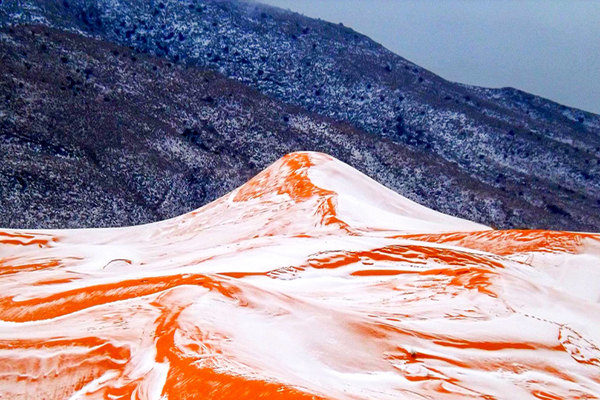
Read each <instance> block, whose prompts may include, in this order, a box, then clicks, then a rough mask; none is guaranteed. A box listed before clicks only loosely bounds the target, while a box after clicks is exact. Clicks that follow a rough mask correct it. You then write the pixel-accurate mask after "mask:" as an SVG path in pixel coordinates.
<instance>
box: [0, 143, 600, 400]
mask: <svg viewBox="0 0 600 400" xmlns="http://www.w3.org/2000/svg"><path fill="white" fill-rule="evenodd" d="M378 200H383V201H378ZM366 209H369V210H376V212H374V211H371V212H369V213H366V212H364V211H365V210H366ZM457 230H460V232H457ZM599 240H600V236H598V235H591V234H587V235H586V234H573V233H564V232H547V231H494V230H490V229H489V228H486V227H484V226H481V225H478V224H475V223H471V222H469V221H465V220H459V219H456V218H453V217H450V216H446V215H443V214H440V213H437V212H435V211H432V210H428V209H426V208H424V207H422V206H419V205H417V204H415V203H413V202H411V201H410V200H408V199H406V198H403V197H401V196H399V195H397V194H395V193H393V192H391V191H389V190H388V189H386V188H384V187H382V186H380V185H378V184H376V183H375V182H374V181H372V180H370V179H369V178H367V177H366V176H364V175H362V174H360V173H359V172H357V171H355V170H353V169H352V168H350V167H349V166H347V165H345V164H343V163H340V162H339V161H337V160H335V159H333V158H331V157H329V156H326V155H324V154H318V153H306V152H302V153H294V154H290V155H288V156H286V157H284V158H283V159H281V160H279V161H277V162H276V163H275V164H273V165H272V166H271V167H269V168H268V169H267V170H265V171H263V172H262V173H260V174H259V175H257V176H256V177H254V178H253V179H251V180H250V181H249V182H248V183H247V184H245V185H243V186H242V187H240V188H238V189H236V190H234V191H233V192H232V193H230V194H228V195H227V196H224V197H222V198H220V199H218V200H217V201H215V202H213V203H211V204H209V205H207V206H205V207H203V208H201V209H198V210H195V211H193V212H191V213H188V214H186V215H182V216H180V217H177V218H174V219H171V220H167V221H162V222H158V223H154V224H149V225H143V226H135V227H127V228H113V229H96V230H63V231H58V230H56V231H22V230H19V231H17V230H4V231H2V232H0V254H10V258H8V257H6V258H2V261H1V264H0V272H1V273H0V288H1V290H0V293H2V295H1V296H0V320H1V321H0V360H1V361H2V362H1V363H0V365H1V367H0V368H1V371H2V374H0V395H2V397H10V398H16V397H17V395H21V396H23V397H28V398H79V399H81V398H109V397H110V398H112V397H122V398H130V397H135V398H140V399H159V398H170V399H172V398H193V397H195V398H205V399H256V398H264V399H276V398H277V399H398V398H403V399H422V398H436V399H458V398H460V399H468V398H484V397H485V398H495V399H510V398H519V399H540V398H546V399H548V398H569V399H593V398H597V395H598V393H599V392H600V372H599V371H600V361H599V360H600V349H599V347H598V343H600V335H599V332H600V329H599V328H600V326H599V322H598V320H597V319H595V318H591V316H593V315H597V314H598V312H599V311H600V310H599V305H598V300H599V299H600V291H598V287H597V285H596V284H595V283H596V282H597V279H591V277H596V278H597V277H598V276H599V271H598V254H600V253H598V250H599V249H600V247H599V246H600V242H599Z"/></svg>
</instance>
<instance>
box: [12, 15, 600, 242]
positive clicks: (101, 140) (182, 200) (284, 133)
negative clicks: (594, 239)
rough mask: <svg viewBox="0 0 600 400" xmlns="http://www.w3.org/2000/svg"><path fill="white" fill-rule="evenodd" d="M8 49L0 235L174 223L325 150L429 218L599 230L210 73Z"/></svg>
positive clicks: (15, 39)
mask: <svg viewBox="0 0 600 400" xmlns="http://www.w3.org/2000/svg"><path fill="white" fill-rule="evenodd" d="M0 49H1V50H2V53H1V54H2V63H0V72H1V74H0V76H1V78H0V96H1V97H2V98H3V99H5V100H6V101H4V102H2V103H0V114H1V115H2V116H3V118H2V120H1V122H0V151H1V152H2V157H3V162H2V163H0V199H2V212H1V213H0V226H2V227H15V228H53V227H54V228H56V227H63V228H81V227H107V226H122V225H134V224H141V223H147V222H152V221H157V220H162V219H166V218H171V217H174V216H177V215H181V214H184V213H186V212H189V211H191V210H193V209H196V208H198V207H200V206H202V205H204V204H206V203H208V202H210V201H212V200H215V199H216V198H218V197H220V196H222V195H224V194H226V193H227V192H229V191H231V190H233V189H234V188H235V187H237V186H240V185H242V184H243V183H244V182H245V181H247V180H248V179H249V178H250V177H251V176H252V175H254V174H256V173H258V172H259V171H260V170H261V169H264V168H266V167H267V166H268V165H269V164H270V163H272V162H273V161H275V160H276V159H277V158H279V157H281V156H283V155H284V154H287V153H289V152H293V151H297V150H316V151H322V152H327V153H329V154H332V155H334V156H335V157H337V158H339V159H340V160H343V161H345V162H347V163H349V164H351V165H353V166H354V167H355V168H358V169H359V170H360V171H362V172H364V173H366V174H367V175H369V176H371V177H373V178H374V179H376V180H378V181H379V182H381V183H384V184H385V185H386V186H388V187H389V188H391V189H393V190H395V191H397V192H400V193H406V194H407V195H408V196H409V197H410V198H411V199H412V200H414V201H417V202H419V203H421V204H423V205H425V206H428V207H430V208H435V209H437V210H451V211H453V213H454V214H458V215H462V216H471V217H472V218H473V219H474V220H476V221H479V222H482V221H483V222H486V223H489V224H494V225H496V226H504V227H514V226H526V225H529V226H534V227H541V226H551V225H560V224H561V223H564V224H568V225H569V226H570V227H572V228H577V229H578V230H593V229H594V226H595V225H594V224H595V223H596V222H597V221H598V219H599V218H600V214H599V215H595V214H592V215H589V216H587V219H586V221H584V222H576V221H575V220H574V218H573V217H568V216H565V215H562V214H552V213H550V214H549V213H548V211H547V210H546V208H545V203H543V202H541V204H531V203H529V202H527V201H526V200H524V199H523V198H520V197H518V196H513V194H511V193H508V192H505V191H503V190H501V189H499V188H494V187H490V186H489V185H486V184H484V183H481V182H479V181H477V180H476V179H474V178H471V177H470V176H468V175H466V174H465V173H464V172H463V171H461V170H460V169H459V168H458V167H457V166H456V165H454V164H452V163H449V162H447V161H445V160H443V159H442V158H440V157H438V156H435V155H432V154H429V153H422V152H420V151H417V150H414V149H410V148H408V147H407V146H405V145H403V144H401V143H395V142H393V141H392V140H389V139H382V138H379V137H377V136H374V135H372V134H369V133H367V132H365V131H363V130H360V129H357V128H354V127H352V126H350V125H348V124H344V123H337V122H335V121H333V120H331V119H328V118H325V117H320V116H318V115H317V114H314V113H310V112H307V111H305V110H302V109H301V108H299V107H296V106H290V105H288V104H285V103H282V102H281V101H277V100H274V99H272V98H268V97H266V96H264V95H262V94H260V93H258V92H257V91H255V90H253V89H251V88H248V87H247V86H245V85H243V84H241V83H239V82H236V81H233V80H230V79H227V78H225V77H223V76H222V75H220V74H218V73H214V72H212V71H210V70H204V69H199V68H197V67H193V66H189V67H188V66H184V65H181V64H173V63H170V62H168V61H167V60H164V59H162V58H159V57H155V56H149V55H145V54H138V53H136V52H134V51H132V50H131V49H129V48H127V47H123V46H118V45H114V44H110V43H106V42H103V41H99V40H95V39H90V38H86V37H83V36H81V35H77V34H72V33H66V32H63V31H59V30H55V29H51V28H46V27H43V26H31V27H25V26H23V27H15V28H9V29H8V30H6V31H4V33H0ZM545 195H546V193H545V192H536V196H537V197H538V198H539V199H542V198H543V197H544V196H545ZM562 207H566V206H564V205H563V206H562ZM531 221H535V222H531ZM561 221H563V222H561ZM564 221H567V222H564Z"/></svg>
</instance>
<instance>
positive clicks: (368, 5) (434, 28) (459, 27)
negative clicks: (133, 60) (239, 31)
mask: <svg viewBox="0 0 600 400" xmlns="http://www.w3.org/2000/svg"><path fill="white" fill-rule="evenodd" d="M258 1H262V2H263V3H267V4H271V5H274V6H278V7H281V8H285V9H290V10H292V11H297V12H300V13H302V14H304V15H307V16H310V17H315V18H321V19H324V20H327V21H332V22H343V23H344V25H346V26H349V27H351V28H353V29H354V30H356V31H358V32H361V33H364V34H366V35H367V36H369V37H371V38H372V39H374V40H375V41H377V42H379V43H381V44H383V45H384V46H385V47H387V48H388V49H390V50H392V51H393V52H395V53H397V54H399V55H401V56H403V57H404V58H407V59H408V60H410V61H412V62H414V63H416V64H418V65H420V66H422V67H424V68H426V69H428V70H430V71H432V72H434V73H436V74H438V75H440V76H442V77H443V78H446V79H448V80H451V81H456V82H462V83H468V84H473V85H479V86H486V87H503V86H512V87H515V88H518V89H522V90H525V91H527V92H530V93H533V94H537V95H540V96H543V97H546V98H549V99H551V100H554V101H557V102H559V103H562V104H566V105H569V106H573V107H577V108H581V109H584V110H587V111H592V112H595V113H599V114H600V0H258Z"/></svg>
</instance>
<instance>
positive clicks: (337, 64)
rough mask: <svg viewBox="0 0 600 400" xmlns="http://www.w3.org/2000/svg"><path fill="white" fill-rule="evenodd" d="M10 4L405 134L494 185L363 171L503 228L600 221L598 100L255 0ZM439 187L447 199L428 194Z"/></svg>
mask: <svg viewBox="0 0 600 400" xmlns="http://www.w3.org/2000/svg"><path fill="white" fill-rule="evenodd" d="M11 4H13V3H12V2H5V3H3V4H2V5H0V12H2V13H3V14H2V18H0V20H2V21H3V22H4V25H5V26H6V25H12V26H15V25H18V24H20V23H23V22H24V21H29V22H35V21H37V22H44V21H45V22H44V23H46V24H48V25H52V26H55V27H57V28H60V29H70V30H74V31H78V32H82V33H84V34H86V35H89V36H94V37H97V38H102V40H104V41H108V42H115V43H120V44H122V45H126V46H131V47H133V49H134V50H135V52H140V53H145V52H148V53H150V54H155V55H156V56H157V57H159V58H166V59H169V60H171V61H170V62H175V61H176V62H177V64H184V65H188V66H199V67H202V68H209V69H213V70H217V71H221V72H223V73H224V74H225V75H226V76H229V77H231V78H233V79H235V80H239V81H241V82H243V83H245V84H247V85H249V86H252V87H254V88H255V89H257V90H259V91H260V92H262V93H264V94H267V95H268V96H270V97H272V98H278V99H279V100H282V101H283V102H287V103H289V104H292V105H295V106H301V107H303V108H305V109H307V110H309V112H314V113H317V114H322V115H324V116H326V117H329V118H332V119H333V120H334V121H340V122H345V123H348V124H350V125H353V126H354V127H355V128H358V129H360V130H363V131H364V132H366V133H368V134H370V135H372V136H373V137H374V138H382V139H386V140H389V141H391V142H393V143H396V144H398V145H403V146H408V147H409V148H411V149H412V150H413V151H414V154H416V155H418V156H417V157H425V155H426V154H429V155H431V156H433V155H434V156H435V157H439V159H440V161H439V162H440V163H441V164H444V163H445V164H446V165H447V166H448V168H452V169H453V170H456V171H458V175H457V176H460V178H459V179H458V180H460V181H463V180H464V181H465V182H467V181H469V182H473V181H478V182H480V184H481V187H482V188H483V187H487V189H484V191H485V190H487V191H489V194H487V195H484V196H483V197H485V201H486V202H487V204H486V205H484V204H478V205H474V206H466V205H465V201H462V204H461V202H459V201H454V200H453V199H452V198H453V197H454V196H456V192H457V191H463V192H465V195H464V196H465V198H471V199H472V200H469V201H479V196H476V197H475V198H473V197H470V196H469V194H468V193H469V192H470V191H471V190H470V188H469V186H470V185H471V183H468V184H467V183H460V184H459V185H460V188H457V189H456V190H451V189H449V188H448V185H443V186H444V187H443V188H442V189H441V192H440V191H438V190H439V189H438V188H439V184H438V183H437V182H432V183H428V182H424V183H423V184H422V186H421V187H420V188H418V189H416V188H415V185H411V186H412V187H411V188H406V187H403V182H402V180H403V179H405V175H403V174H401V173H400V174H399V173H398V172H392V173H391V174H390V175H391V176H390V177H387V178H384V179H382V178H381V177H377V176H375V175H374V173H376V172H375V171H376V169H374V168H373V169H372V170H371V171H368V173H369V174H370V175H372V176H375V177H376V178H377V179H378V180H379V181H380V182H383V183H385V184H386V185H388V186H389V187H392V188H393V189H394V190H396V191H400V192H401V193H403V194H405V195H407V196H409V197H411V198H413V199H414V200H417V201H419V202H422V203H424V204H426V205H428V206H434V207H435V208H436V209H438V210H439V211H443V212H449V213H452V214H453V215H457V216H462V217H466V218H470V219H474V220H477V221H479V222H482V223H486V224H493V225H494V226H498V227H504V228H511V227H513V228H514V227H523V226H527V227H531V228H536V227H537V228H541V227H547V228H550V227H553V228H556V229H569V230H590V231H594V230H598V226H600V223H599V222H600V221H598V220H596V219H595V218H594V215H595V213H593V212H592V213H590V210H596V209H597V208H598V209H600V179H599V178H598V170H599V167H598V163H599V161H600V158H599V155H600V137H599V135H598V132H600V120H599V119H598V117H597V116H595V115H593V114H589V113H585V112H582V111H579V110H575V109H571V108H567V107H562V106H559V105H556V104H554V103H552V102H548V101H546V100H544V99H541V98H538V97H535V96H532V95H529V94H526V93H524V92H520V91H518V90H512V89H507V88H505V89H484V88H476V87H470V86H466V85H458V84H452V83H449V82H447V81H445V80H443V79H442V78H439V77H437V76H435V75H434V74H431V73H429V72H428V71H426V70H423V69H422V68H420V67H418V66H415V65H414V64H412V63H410V62H408V61H406V60H404V59H402V58H401V57H399V56H396V55H393V54H392V53H391V52H389V51H387V50H385V49H383V47H381V46H380V45H377V44H375V43H374V42H372V41H370V40H369V39H368V38H366V37H364V36H362V35H359V34H357V33H355V32H354V31H352V30H351V29H349V28H345V27H340V26H339V25H335V24H331V23H325V22H322V21H316V20H311V19H308V18H305V17H301V16H299V15H297V14H293V13H288V12H284V11H282V10H277V9H274V8H269V7H266V6H261V5H257V4H250V3H244V2H236V1H231V2H224V1H205V2H188V3H179V2H171V1H164V2H157V3H156V4H154V3H152V4H150V3H145V2H129V3H127V4H121V3H119V2H106V1H97V2H93V3H85V2H84V3H80V2H78V1H71V2H67V3H66V4H67V6H65V5H64V3H62V2H44V3H39V4H38V3H36V2H35V1H28V2H27V3H26V4H28V5H29V9H26V8H24V7H21V8H19V9H18V11H16V10H15V9H13V8H11V7H12V6H11ZM160 4H162V7H161V6H160ZM192 4H193V5H194V7H193V8H192V7H191V6H192ZM198 9H200V11H198ZM269 10H270V11H269ZM263 14H264V15H263ZM133 15H136V16H137V17H136V18H137V19H135V18H133V17H131V16H133ZM138 20H139V21H138ZM140 21H141V22H140ZM215 24H216V25H215ZM121 25H124V26H121ZM163 26H164V27H163ZM117 32H118V33H117ZM315 45H316V46H315ZM291 49H293V51H291ZM134 57H135V56H134ZM278 60H279V61H278ZM56 62H58V63H60V61H59V60H57V61H56ZM307 63H309V64H310V65H306V64H307ZM225 147H226V146H225ZM386 147H387V145H386ZM301 149H302V148H288V149H286V150H287V151H285V152H282V153H280V154H277V155H273V156H272V157H273V158H277V157H279V156H281V155H283V154H285V153H287V152H289V151H293V150H301ZM311 150H322V151H326V152H331V150H328V149H323V148H321V149H319V148H311ZM378 151H380V150H373V151H372V154H375V153H376V152H378ZM336 156H340V155H339V154H336ZM390 157H393V153H392V154H390ZM427 157H428V158H431V157H430V156H427ZM271 161H272V160H271ZM345 161H347V162H349V163H350V164H352V165H354V166H356V167H359V168H362V169H363V171H365V170H364V168H363V167H361V166H360V164H359V163H355V161H354V160H352V159H349V158H346V159H345ZM264 166H266V164H265V163H262V164H261V167H264ZM424 168H427V167H426V166H424ZM255 171H257V170H255ZM467 178H468V179H467ZM236 183H237V184H240V183H241V181H238V182H236ZM211 190H213V189H211ZM500 192H503V193H506V196H504V195H501V194H499V193H500ZM434 193H435V194H434ZM221 194H222V193H221ZM146 195H147V194H146ZM440 195H441V196H442V197H443V198H444V199H445V201H438V200H437V199H436V198H435V197H437V196H440ZM461 197H462V196H461ZM510 197H512V200H509V198H510ZM200 201H201V200H200ZM481 202H483V199H481ZM140 203H142V204H143V202H140ZM515 203H518V204H519V205H515ZM197 204H198V203H197ZM198 205H199V204H198ZM465 207H466V208H465ZM188 210H189V208H188ZM533 210H535V211H533ZM181 211H183V210H181V209H180V210H178V211H177V212H178V213H180V212H181ZM174 214H175V213H174ZM145 218H152V217H151V216H150V215H148V216H147V217H145ZM107 222H108V221H105V222H104V224H106V223H107ZM57 223H65V222H64V220H63V222H60V220H57ZM108 223H109V224H114V223H115V222H108ZM116 223H118V224H122V223H123V222H116Z"/></svg>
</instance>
